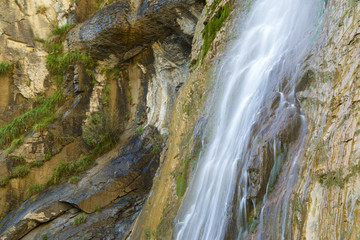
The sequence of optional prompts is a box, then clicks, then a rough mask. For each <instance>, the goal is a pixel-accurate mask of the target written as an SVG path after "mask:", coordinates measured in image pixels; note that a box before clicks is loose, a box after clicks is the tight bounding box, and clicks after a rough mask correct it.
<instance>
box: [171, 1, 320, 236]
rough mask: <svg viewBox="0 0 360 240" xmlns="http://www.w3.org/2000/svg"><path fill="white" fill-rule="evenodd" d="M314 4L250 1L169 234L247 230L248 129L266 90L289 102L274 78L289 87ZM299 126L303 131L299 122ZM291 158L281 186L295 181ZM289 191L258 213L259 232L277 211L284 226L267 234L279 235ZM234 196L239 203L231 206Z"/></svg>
mask: <svg viewBox="0 0 360 240" xmlns="http://www.w3.org/2000/svg"><path fill="white" fill-rule="evenodd" d="M317 5H319V2H316V1H314V0H258V1H255V2H254V3H253V6H252V8H251V11H250V12H249V13H248V16H247V20H246V22H245V23H243V24H245V25H244V26H243V28H242V29H243V30H242V33H241V34H240V36H239V38H238V39H237V40H235V42H233V44H231V49H228V51H227V54H226V56H225V57H224V58H223V59H222V61H221V63H220V64H219V67H218V71H217V75H216V76H217V78H216V84H215V85H216V86H215V90H214V96H213V99H214V101H213V103H212V106H211V111H212V114H209V115H210V116H211V118H210V120H209V123H208V124H207V126H206V129H205V135H206V136H207V137H208V138H209V140H208V141H207V143H206V146H205V147H204V150H203V152H202V153H201V154H200V156H199V159H198V163H197V167H196V170H195V171H194V173H193V177H192V179H191V184H190V187H189V189H188V192H187V194H186V196H185V199H184V201H183V203H182V206H181V208H180V210H179V213H178V216H177V217H176V219H175V234H174V238H175V239H177V240H185V239H186V240H190V239H206V240H208V239H224V238H235V239H236V238H238V239H244V238H246V236H247V235H248V232H247V228H248V226H247V223H246V219H247V209H248V203H247V197H248V194H249V193H248V172H247V168H248V161H247V159H248V157H247V149H248V146H249V145H253V144H256V143H252V142H249V141H250V135H251V129H252V128H251V127H252V125H253V124H254V122H255V121H256V120H257V116H258V115H259V109H260V108H261V106H262V105H263V104H264V101H265V96H266V93H267V92H268V91H277V92H279V93H280V95H281V96H282V97H281V101H282V102H283V103H284V102H287V104H288V105H289V104H290V105H291V104H292V105H294V103H295V102H296V97H295V94H294V87H292V88H291V89H292V90H290V91H288V94H287V95H286V96H285V95H284V94H283V93H282V92H281V86H280V85H281V84H280V83H281V82H283V81H284V79H285V78H286V79H288V81H287V82H288V84H290V85H291V84H292V85H294V83H293V82H294V79H295V78H296V72H297V70H298V69H299V68H300V65H301V63H302V60H303V59H304V57H305V54H306V53H307V49H308V45H309V42H311V34H310V32H311V31H312V27H313V26H314V22H315V19H316V18H315V16H316V14H315V11H316V8H317ZM280 105H281V104H280ZM302 119H303V117H302ZM303 120H304V119H303ZM302 125H303V126H302V129H304V121H303V122H302ZM274 141H275V140H274ZM276 144H278V143H276V142H275V143H274V146H275V145H276ZM299 147H300V148H301V144H300V145H299ZM274 151H275V150H274ZM297 157H298V154H295V155H294V157H293V158H292V159H288V161H293V162H292V164H290V165H289V166H290V167H289V170H288V171H287V172H286V173H285V175H286V174H288V175H289V176H285V178H284V179H282V181H288V182H289V183H288V185H286V184H285V185H286V188H291V187H293V186H294V182H295V180H296V177H294V174H295V175H296V172H295V173H294V171H298V170H297V167H294V166H295V165H296V164H295V163H294V162H296V159H297ZM275 165H276V167H277V168H279V169H281V167H282V166H281V163H276V164H275ZM279 169H277V170H278V171H281V170H279ZM274 171H275V170H274ZM290 175H291V176H290ZM287 178H288V179H287ZM290 193H291V189H290V190H289V189H287V193H286V194H282V195H281V196H283V198H282V200H281V199H279V202H280V203H281V206H282V207H283V208H284V209H282V210H279V209H277V210H274V211H266V212H265V211H262V212H261V218H262V219H260V224H259V226H258V228H260V231H262V229H264V225H266V224H267V223H266V222H264V221H263V219H264V218H265V217H266V216H264V215H266V214H270V213H269V212H272V213H275V214H279V215H282V216H281V217H280V218H279V219H278V220H277V221H278V222H280V223H281V224H283V225H284V227H282V226H280V228H283V229H280V230H276V231H275V232H276V234H279V235H278V236H275V237H274V238H272V239H281V238H284V234H285V233H284V232H285V230H284V228H285V226H286V224H285V221H286V213H287V208H288V206H289V201H290V200H289V199H290ZM267 195H268V189H267V193H266V194H265V196H264V199H263V201H266V200H267V198H268V196H267ZM234 199H237V200H236V201H234ZM234 202H236V203H237V205H238V206H233V203H234ZM264 205H265V204H264V202H263V204H262V206H264ZM281 206H280V207H281ZM277 207H279V205H277ZM263 208H264V207H263ZM280 213H281V214H280ZM275 218H277V216H276V217H275ZM234 219H236V220H234ZM231 221H235V222H236V226H237V231H238V232H237V233H236V235H231V237H229V236H227V235H226V234H227V229H228V227H229V224H230V222H231ZM235 236H236V237H235ZM258 238H262V237H261V236H260V237H258Z"/></svg>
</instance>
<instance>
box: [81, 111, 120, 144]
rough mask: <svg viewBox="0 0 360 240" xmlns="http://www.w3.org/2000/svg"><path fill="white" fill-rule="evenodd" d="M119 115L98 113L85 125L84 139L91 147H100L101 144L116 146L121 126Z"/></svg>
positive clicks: (104, 112)
mask: <svg viewBox="0 0 360 240" xmlns="http://www.w3.org/2000/svg"><path fill="white" fill-rule="evenodd" d="M117 116H118V115H117V114H110V113H108V112H106V111H101V112H98V113H96V114H94V115H92V116H91V117H89V119H88V120H87V122H86V123H85V124H84V126H83V128H82V130H83V135H82V137H83V139H84V141H85V142H86V144H87V145H88V146H90V147H93V148H94V147H95V148H96V147H100V146H99V144H100V143H102V144H110V145H112V144H114V143H116V141H117V138H118V133H119V131H120V125H119V123H118V117H117Z"/></svg>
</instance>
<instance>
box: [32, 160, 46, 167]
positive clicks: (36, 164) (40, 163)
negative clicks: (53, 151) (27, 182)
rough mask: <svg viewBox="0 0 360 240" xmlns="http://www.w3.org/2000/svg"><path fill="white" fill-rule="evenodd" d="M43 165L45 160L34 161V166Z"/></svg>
mask: <svg viewBox="0 0 360 240" xmlns="http://www.w3.org/2000/svg"><path fill="white" fill-rule="evenodd" d="M42 165H44V162H43V161H35V162H34V163H33V166H34V167H41V166H42Z"/></svg>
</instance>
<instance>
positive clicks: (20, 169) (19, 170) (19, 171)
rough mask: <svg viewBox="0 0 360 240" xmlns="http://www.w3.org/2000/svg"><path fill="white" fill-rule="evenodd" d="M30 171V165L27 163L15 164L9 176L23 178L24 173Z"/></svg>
mask: <svg viewBox="0 0 360 240" xmlns="http://www.w3.org/2000/svg"><path fill="white" fill-rule="evenodd" d="M29 173H30V166H29V165H19V166H16V167H15V168H14V169H13V170H12V171H11V177H12V178H18V177H19V178H23V177H25V176H26V175H28V174H29Z"/></svg>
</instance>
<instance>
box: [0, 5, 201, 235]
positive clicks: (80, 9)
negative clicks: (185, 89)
mask: <svg viewBox="0 0 360 240" xmlns="http://www.w3.org/2000/svg"><path fill="white" fill-rule="evenodd" d="M109 2H110V1H104V2H103V3H101V4H98V3H97V2H95V1H83V0H80V1H76V2H74V1H50V0H49V1H45V0H44V1H41V3H40V2H38V1H26V3H25V2H21V3H20V2H19V1H15V2H12V1H7V2H6V5H5V6H4V8H3V9H2V11H3V12H1V16H4V17H5V18H6V19H5V20H4V21H1V22H0V24H2V25H0V29H1V31H2V32H0V33H1V36H0V41H2V42H3V43H4V44H2V45H1V49H0V51H1V53H6V54H3V55H0V60H1V61H3V62H8V63H9V65H10V67H9V68H8V69H7V72H6V74H0V80H1V82H3V83H4V84H3V85H1V90H3V91H4V93H5V94H4V95H1V97H0V104H2V105H1V106H0V107H1V109H0V110H1V120H2V122H0V126H1V125H2V126H4V127H7V126H10V125H7V124H9V123H10V124H13V119H14V118H15V117H17V116H20V118H23V116H24V114H28V112H29V111H30V112H31V111H32V112H36V111H35V110H36V109H38V108H39V106H40V107H42V106H43V105H42V104H47V101H48V100H47V99H52V97H53V96H54V93H55V94H58V95H56V96H58V99H57V100H56V101H58V102H56V105H54V106H52V105H51V106H52V107H54V108H51V111H53V113H52V114H54V115H53V117H52V118H51V119H48V120H47V121H48V122H46V123H45V122H36V121H37V120H35V125H32V126H31V125H29V126H27V127H26V129H23V130H21V131H19V132H23V135H21V134H18V133H16V136H19V137H20V138H18V139H10V140H6V141H5V140H4V141H3V144H2V146H1V147H2V148H3V149H2V151H1V157H0V166H1V170H0V171H1V176H0V180H1V181H0V186H1V188H0V206H1V207H0V208H1V210H0V217H1V218H3V219H2V221H1V223H0V238H1V239H19V238H24V239H33V238H44V237H45V238H48V237H49V238H52V237H56V238H59V237H60V238H61V239H72V238H78V237H80V236H81V237H84V236H86V237H89V238H102V239H105V238H108V239H113V238H121V237H122V236H123V235H124V234H125V232H126V231H127V230H128V228H129V227H130V225H131V224H132V222H133V221H134V220H135V218H136V216H137V214H138V213H139V211H140V210H141V208H142V206H143V204H144V201H145V199H146V197H147V195H148V193H149V191H150V188H151V186H152V179H153V177H154V174H155V172H156V170H157V168H158V165H159V161H160V158H161V156H163V154H165V152H166V150H164V151H163V148H164V147H165V146H166V145H165V142H166V139H167V133H168V126H169V122H170V115H171V111H172V106H173V104H174V102H175V99H176V96H177V94H178V92H179V89H180V88H181V86H182V84H183V83H184V82H185V80H186V79H187V77H188V75H189V70H190V66H189V59H190V57H189V55H190V53H191V41H192V37H193V34H194V29H195V25H196V22H197V18H198V16H199V15H200V11H201V10H202V6H203V3H201V2H196V1H160V2H155V1H150V2H148V3H145V2H144V3H140V2H138V1H115V2H114V3H113V4H109ZM147 4H148V5H147ZM96 8H100V10H99V11H97V13H95V14H93V13H94V12H96ZM101 8H102V9H101ZM7 11H8V12H11V14H12V15H11V14H7V13H6V12H7ZM92 14H93V15H92ZM91 15H92V16H91ZM89 16H91V17H90V18H89V19H87V18H88V17H89ZM122 23H123V24H122ZM64 24H73V27H72V29H71V30H70V33H69V34H68V36H67V40H66V41H65V42H64V43H65V44H67V45H66V46H67V51H65V52H64V53H63V55H57V56H54V57H58V59H60V58H61V57H64V56H65V57H66V56H67V55H66V54H69V55H68V56H70V55H71V54H73V55H72V56H75V55H76V56H80V57H82V58H85V56H87V55H85V54H87V53H90V54H91V56H92V57H90V56H88V58H91V61H95V62H96V64H93V65H92V66H88V65H86V64H84V63H72V62H71V61H72V60H70V64H69V66H68V67H67V69H66V73H65V74H63V75H61V78H60V82H59V79H56V77H58V76H53V75H52V73H53V72H52V71H51V70H49V62H48V59H49V58H48V56H50V57H53V56H51V55H52V54H54V52H52V50H49V47H50V48H51V47H56V44H58V45H59V46H60V45H61V44H63V43H62V42H61V39H62V37H58V36H51V35H54V31H52V28H53V27H55V26H56V25H58V26H65V27H66V28H68V26H70V25H64ZM3 25H4V27H3ZM66 28H64V29H61V27H59V28H58V30H59V31H66ZM21 29H25V30H26V31H21ZM61 34H63V33H61ZM49 36H50V37H49ZM46 39H47V40H46ZM52 44H53V45H52ZM54 44H55V45H54ZM95 48H96V49H95ZM81 51H82V52H83V53H81ZM8 53H9V54H8ZM10 53H11V54H10ZM55 54H59V53H57V52H55ZM56 81H57V82H56ZM59 89H61V91H59ZM40 96H41V97H40ZM49 97H50V98H49ZM46 106H48V105H46ZM29 109H30V110H29ZM34 109H35V110H34ZM24 112H25V113H24ZM32 112H31V113H32ZM15 119H18V118H15ZM45 120H46V119H45ZM107 131H110V132H111V134H112V136H114V135H115V138H116V139H117V140H116V142H113V140H111V139H110V140H109V138H106V137H108V136H110V135H106V134H107ZM11 140H16V142H14V141H13V142H12V143H11ZM9 141H10V142H9ZM106 141H108V142H106ZM109 141H110V142H109ZM96 143H99V144H98V145H95V144H96ZM110 148H113V150H111V151H110V152H108V153H106V151H109V149H110ZM164 149H166V147H165V148H164ZM74 169H77V170H74ZM20 170H21V172H18V171H20ZM64 171H65V172H64ZM74 171H75V172H74ZM59 174H65V175H59ZM71 176H72V177H71ZM70 177H71V178H70ZM66 178H70V180H69V181H68V182H64V180H65V179H66ZM54 184H55V186H52V185H54ZM57 184H60V185H57ZM32 195H35V196H32ZM109 214H111V215H112V216H113V217H111V218H109V217H108V215H109ZM79 224H80V225H79ZM78 225H79V226H78ZM89 229H92V230H89Z"/></svg>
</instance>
